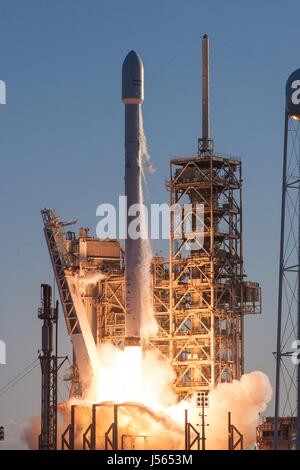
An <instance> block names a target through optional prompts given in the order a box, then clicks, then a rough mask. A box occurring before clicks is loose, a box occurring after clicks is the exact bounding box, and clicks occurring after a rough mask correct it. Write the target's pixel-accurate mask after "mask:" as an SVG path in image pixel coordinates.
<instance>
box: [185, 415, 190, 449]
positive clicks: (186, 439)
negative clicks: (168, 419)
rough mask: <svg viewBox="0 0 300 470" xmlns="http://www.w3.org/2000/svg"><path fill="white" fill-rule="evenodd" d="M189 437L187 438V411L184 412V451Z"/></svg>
mask: <svg viewBox="0 0 300 470" xmlns="http://www.w3.org/2000/svg"><path fill="white" fill-rule="evenodd" d="M188 446H189V436H188V410H184V450H188V448H189V447H188Z"/></svg>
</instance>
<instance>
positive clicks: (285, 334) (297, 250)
mask: <svg viewBox="0 0 300 470" xmlns="http://www.w3.org/2000/svg"><path fill="white" fill-rule="evenodd" d="M299 79H300V69H298V70H296V71H295V72H294V73H292V74H291V75H290V77H289V79H288V81H287V84H286V110H285V126H284V150H283V178H282V205H281V234H280V261H279V289H278V324H277V350H276V354H275V356H276V390H275V432H274V448H275V449H277V448H278V447H279V441H280V435H279V432H278V430H279V418H280V416H290V417H292V418H294V423H295V428H296V429H295V431H296V448H297V449H300V422H299V420H300V394H299V393H300V386H299V385H300V384H299V382H300V366H299V357H298V350H299V344H300V343H299V340H300V122H299V120H300V98H299V96H300V93H299V86H300V80H299ZM283 391H284V393H285V395H284V396H283V393H282V392H283Z"/></svg>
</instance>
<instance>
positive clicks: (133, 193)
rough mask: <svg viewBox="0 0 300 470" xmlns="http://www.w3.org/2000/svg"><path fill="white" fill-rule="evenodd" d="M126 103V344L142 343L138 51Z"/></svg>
mask: <svg viewBox="0 0 300 470" xmlns="http://www.w3.org/2000/svg"><path fill="white" fill-rule="evenodd" d="M122 101H123V103H124V105H125V195H126V196H127V238H126V241H125V311H126V314H125V345H127V346H128V345H130V346H136V345H139V344H140V338H141V334H140V330H141V314H142V298H141V289H140V285H141V282H142V269H141V266H142V262H143V253H142V240H141V238H132V237H131V236H130V231H129V230H128V229H129V227H130V223H131V221H132V220H134V219H135V217H136V216H135V215H133V216H130V215H128V210H129V212H130V207H132V206H133V205H134V204H142V203H143V200H142V191H141V185H142V168H141V143H140V132H141V130H140V125H141V122H140V120H141V110H140V107H141V104H142V103H143V101H144V67H143V63H142V61H141V59H140V57H139V56H138V55H137V54H136V52H135V51H131V52H129V54H128V55H127V56H126V58H125V60H124V62H123V67H122Z"/></svg>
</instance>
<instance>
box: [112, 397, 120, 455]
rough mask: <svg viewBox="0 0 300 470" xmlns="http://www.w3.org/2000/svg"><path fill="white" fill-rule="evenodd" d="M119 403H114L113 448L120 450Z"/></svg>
mask: <svg viewBox="0 0 300 470" xmlns="http://www.w3.org/2000/svg"><path fill="white" fill-rule="evenodd" d="M118 408H119V406H118V405H114V428H113V450H118V444H119V443H118Z"/></svg>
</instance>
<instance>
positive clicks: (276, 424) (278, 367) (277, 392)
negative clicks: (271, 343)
mask: <svg viewBox="0 0 300 470" xmlns="http://www.w3.org/2000/svg"><path fill="white" fill-rule="evenodd" d="M288 120H289V117H288V113H287V111H286V112H285V122H284V145H283V171H282V195H281V227H280V255H279V281H278V313H277V345H276V381H275V420H274V450H277V449H278V427H279V405H280V376H281V323H282V294H283V276H284V245H285V208H286V174H287V145H288Z"/></svg>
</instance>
